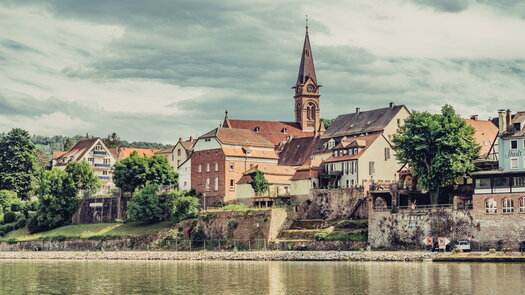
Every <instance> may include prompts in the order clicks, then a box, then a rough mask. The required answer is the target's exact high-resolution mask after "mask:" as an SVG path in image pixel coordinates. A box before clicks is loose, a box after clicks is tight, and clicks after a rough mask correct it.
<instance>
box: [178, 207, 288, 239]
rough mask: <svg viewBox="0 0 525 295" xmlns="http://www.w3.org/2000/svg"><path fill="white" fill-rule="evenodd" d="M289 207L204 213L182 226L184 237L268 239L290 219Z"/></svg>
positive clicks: (275, 234)
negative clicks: (284, 208) (287, 209)
mask: <svg viewBox="0 0 525 295" xmlns="http://www.w3.org/2000/svg"><path fill="white" fill-rule="evenodd" d="M291 214H292V213H291V212H290V211H286V210H280V209H278V210H248V211H224V212H220V211H219V212H213V211H212V212H203V213H201V214H200V215H199V218H197V219H195V220H187V221H183V222H182V223H180V224H179V225H180V226H179V229H181V230H182V236H183V239H235V240H269V239H273V238H275V237H276V236H277V234H278V233H279V232H280V231H281V230H282V229H283V228H287V227H288V226H289V224H290V222H291V219H292V218H291V217H289V216H290V215H291Z"/></svg>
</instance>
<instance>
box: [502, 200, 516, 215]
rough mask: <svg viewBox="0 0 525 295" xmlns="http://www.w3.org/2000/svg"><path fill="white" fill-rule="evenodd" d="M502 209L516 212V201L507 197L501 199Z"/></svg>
mask: <svg viewBox="0 0 525 295" xmlns="http://www.w3.org/2000/svg"><path fill="white" fill-rule="evenodd" d="M501 211H502V212H503V213H513V212H514V201H513V200H512V199H511V198H505V199H503V200H502V201H501Z"/></svg>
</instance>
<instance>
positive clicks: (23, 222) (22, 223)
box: [15, 218, 27, 229]
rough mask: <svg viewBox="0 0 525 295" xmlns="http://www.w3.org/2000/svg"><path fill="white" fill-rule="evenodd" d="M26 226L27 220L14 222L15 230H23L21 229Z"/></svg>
mask: <svg viewBox="0 0 525 295" xmlns="http://www.w3.org/2000/svg"><path fill="white" fill-rule="evenodd" d="M26 225H27V219H25V218H24V219H20V220H18V221H17V222H16V224H15V228H16V229H21V228H23V227H24V226H26Z"/></svg>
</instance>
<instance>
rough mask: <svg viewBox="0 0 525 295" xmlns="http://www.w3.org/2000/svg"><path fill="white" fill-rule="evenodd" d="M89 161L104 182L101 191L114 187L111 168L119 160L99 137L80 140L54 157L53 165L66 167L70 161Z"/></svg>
mask: <svg viewBox="0 0 525 295" xmlns="http://www.w3.org/2000/svg"><path fill="white" fill-rule="evenodd" d="M83 160H84V161H87V162H88V163H89V164H90V165H91V168H93V171H94V173H95V175H96V176H97V177H98V179H99V181H100V183H101V184H102V189H101V191H109V190H110V189H112V188H114V187H115V185H114V184H113V179H112V174H111V168H112V167H113V165H114V164H115V162H116V161H117V157H116V156H115V155H113V154H112V153H111V152H110V150H109V149H108V148H107V147H106V145H105V144H104V142H103V141H102V140H101V139H100V138H98V137H94V138H88V139H84V140H80V141H78V142H77V143H76V144H75V145H74V146H73V147H72V148H71V149H70V150H69V151H67V152H65V153H63V154H62V155H60V156H58V157H57V158H55V159H53V163H52V164H53V167H57V168H60V169H65V168H66V166H67V164H68V163H69V162H73V161H83Z"/></svg>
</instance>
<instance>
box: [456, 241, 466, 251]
mask: <svg viewBox="0 0 525 295" xmlns="http://www.w3.org/2000/svg"><path fill="white" fill-rule="evenodd" d="M454 249H460V250H463V252H470V242H469V241H458V242H457V244H456V245H455V246H454Z"/></svg>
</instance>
